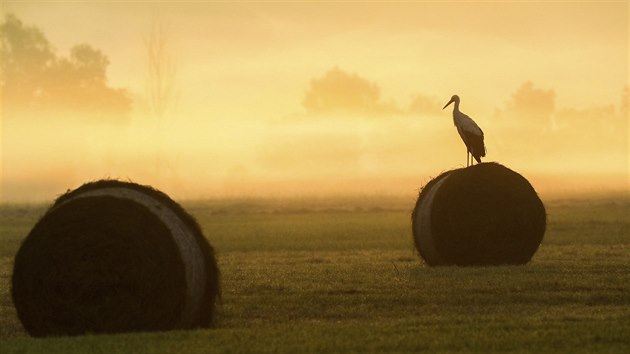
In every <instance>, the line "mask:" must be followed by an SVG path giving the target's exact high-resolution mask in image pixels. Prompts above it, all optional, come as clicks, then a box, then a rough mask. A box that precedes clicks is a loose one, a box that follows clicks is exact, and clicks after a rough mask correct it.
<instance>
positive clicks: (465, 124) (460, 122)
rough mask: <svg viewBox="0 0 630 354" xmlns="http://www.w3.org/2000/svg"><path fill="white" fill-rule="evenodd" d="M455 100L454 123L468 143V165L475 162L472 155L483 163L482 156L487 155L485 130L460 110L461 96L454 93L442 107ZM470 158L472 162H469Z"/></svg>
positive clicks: (478, 161) (465, 142)
mask: <svg viewBox="0 0 630 354" xmlns="http://www.w3.org/2000/svg"><path fill="white" fill-rule="evenodd" d="M453 102H455V107H454V108H453V124H455V127H457V132H458V133H459V136H460V137H461V138H462V140H463V141H464V144H466V167H468V166H469V165H472V164H473V159H472V158H469V156H470V155H472V157H474V158H475V160H477V163H481V158H482V157H484V156H486V146H485V145H484V144H483V131H482V130H481V128H479V126H478V125H477V123H475V121H474V120H472V118H470V117H469V116H467V115H465V114H464V113H462V112H460V111H459V96H457V95H453V97H451V100H450V101H448V103H447V104H446V105H444V107H443V108H442V109H444V108H446V107H447V106H448V105H449V104H451V103H453ZM469 159H470V163H469V162H468V161H469Z"/></svg>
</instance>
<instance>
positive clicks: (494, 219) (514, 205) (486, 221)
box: [412, 163, 546, 265]
mask: <svg viewBox="0 0 630 354" xmlns="http://www.w3.org/2000/svg"><path fill="white" fill-rule="evenodd" d="M545 227H546V214H545V207H544V205H543V203H542V201H541V200H540V198H539V197H538V195H537V194H536V191H535V190H534V188H533V187H532V186H531V184H530V183H529V182H528V181H527V180H526V179H525V178H524V177H523V176H521V175H520V174H518V173H516V172H514V171H512V170H510V169H508V168H506V167H504V166H502V165H500V164H497V163H482V164H478V165H474V166H471V167H468V168H461V169H456V170H451V171H447V172H444V173H442V174H441V175H439V176H438V177H436V178H434V179H433V180H431V181H430V182H429V183H427V185H426V186H424V187H423V188H422V190H421V192H420V195H419V196H418V200H417V202H416V206H415V208H414V210H413V214H412V229H413V235H414V242H415V245H416V249H417V250H418V252H419V253H420V256H421V257H422V258H423V259H424V260H425V262H426V263H427V264H428V265H500V264H525V263H527V262H528V261H529V260H530V259H531V258H532V256H533V255H534V253H535V252H536V250H537V249H538V246H539V245H540V243H541V242H542V239H543V236H544V234H545Z"/></svg>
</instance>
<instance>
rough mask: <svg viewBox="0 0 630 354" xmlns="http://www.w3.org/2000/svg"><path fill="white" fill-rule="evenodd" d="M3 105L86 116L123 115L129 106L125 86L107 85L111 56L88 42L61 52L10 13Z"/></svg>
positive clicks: (3, 52)
mask: <svg viewBox="0 0 630 354" xmlns="http://www.w3.org/2000/svg"><path fill="white" fill-rule="evenodd" d="M0 43H1V44H2V46H1V48H0V58H1V59H0V60H1V65H0V66H1V67H2V72H1V75H0V87H1V89H2V93H3V106H4V107H5V108H9V109H11V108H15V109H31V110H32V109H36V110H51V109H52V110H62V111H71V112H77V113H81V114H82V115H83V116H85V117H90V118H98V119H114V120H124V119H125V118H126V117H127V114H128V113H129V111H130V109H131V99H130V98H129V95H128V93H127V91H126V90H124V89H114V88H111V87H109V86H108V85H107V76H106V72H107V66H108V65H109V60H108V59H107V57H106V56H105V54H103V53H102V52H101V51H99V50H97V49H94V48H92V47H91V46H89V45H87V44H80V45H76V46H74V47H72V48H71V50H70V55H69V56H68V57H67V58H64V57H57V56H56V55H55V52H54V50H53V48H52V46H51V44H50V43H49V42H48V40H47V39H46V37H45V36H44V34H43V33H42V32H41V31H40V30H39V29H38V28H36V27H29V26H25V25H24V24H23V23H22V22H21V21H20V20H19V19H18V18H17V17H16V16H14V15H11V14H9V15H7V16H6V18H5V22H4V23H3V24H2V25H0Z"/></svg>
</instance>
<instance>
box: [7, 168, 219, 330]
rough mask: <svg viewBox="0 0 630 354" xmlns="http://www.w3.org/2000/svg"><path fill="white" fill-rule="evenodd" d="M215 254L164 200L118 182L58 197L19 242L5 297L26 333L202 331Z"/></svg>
mask: <svg viewBox="0 0 630 354" xmlns="http://www.w3.org/2000/svg"><path fill="white" fill-rule="evenodd" d="M219 292H220V291H219V270H218V267H217V264H216V260H215V256H214V250H213V248H212V247H211V246H210V244H209V243H208V242H207V240H206V239H205V237H204V236H203V234H202V232H201V228H200V227H199V224H197V222H196V220H195V219H194V218H193V217H192V216H191V215H190V214H188V213H187V212H186V211H185V210H184V209H183V208H182V207H181V206H180V205H179V204H177V203H176V202H174V201H173V200H172V199H171V198H169V197H168V196H167V195H166V194H164V193H162V192H160V191H157V190H155V189H153V188H151V187H149V186H142V185H138V184H135V183H130V182H121V181H116V180H102V181H98V182H92V183H87V184H84V185H83V186H81V187H79V188H77V189H76V190H73V191H70V192H68V193H66V194H64V195H62V196H61V197H59V198H58V199H57V200H56V201H55V202H54V204H53V205H52V206H51V207H50V209H49V210H48V211H47V212H46V213H45V215H44V216H43V217H42V218H41V219H40V220H39V221H38V222H37V224H36V225H35V226H34V227H33V229H32V230H31V232H30V233H29V235H28V236H27V237H26V239H25V240H24V242H23V243H22V245H21V247H20V249H19V251H18V253H17V255H16V257H15V264H14V269H13V287H12V296H13V302H14V304H15V308H16V310H17V314H18V317H19V319H20V320H21V322H22V324H23V325H24V328H25V329H26V330H27V331H28V333H30V334H31V335H33V336H38V337H39V336H51V335H79V334H86V333H117V332H128V331H161V330H170V329H181V328H194V327H208V326H210V325H211V324H212V319H213V312H214V305H215V301H216V300H217V298H218V296H219Z"/></svg>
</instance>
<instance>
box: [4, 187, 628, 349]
mask: <svg viewBox="0 0 630 354" xmlns="http://www.w3.org/2000/svg"><path fill="white" fill-rule="evenodd" d="M414 202H415V200H414V199H413V198H411V199H409V198H367V197H366V198H347V199H344V198H336V199H284V200H281V199H278V200H273V199H239V200H212V201H203V202H202V201H190V202H185V203H183V204H184V206H185V207H186V208H187V210H188V211H189V212H191V213H192V214H193V215H195V216H196V217H197V218H198V220H199V222H200V224H201V225H202V227H203V230H204V233H205V234H206V236H207V238H208V239H209V241H210V243H211V244H212V245H213V246H214V247H215V249H216V251H217V257H218V262H219V266H220V269H221V272H222V279H221V283H222V288H223V296H222V300H221V302H220V304H219V315H218V316H217V325H216V328H214V329H209V330H192V331H173V332H164V333H137V334H121V335H107V336H81V337H74V338H47V339H32V338H30V337H29V336H28V335H27V334H26V333H25V332H24V330H23V329H22V328H21V325H20V323H19V321H18V319H17V317H16V314H15V309H14V307H13V305H12V301H11V297H10V286H11V271H12V262H13V257H14V255H15V253H16V252H17V249H18V247H19V245H20V242H21V240H22V239H23V238H24V236H25V235H26V234H27V233H28V231H29V230H30V228H31V227H32V226H33V224H34V222H35V221H36V220H37V219H38V217H39V216H41V215H42V213H43V212H44V210H45V208H46V207H45V206H32V205H6V206H0V232H1V234H0V278H1V282H0V325H1V327H0V352H2V353H13V352H20V353H30V352H33V353H88V352H89V353H139V352H150V353H175V352H178V353H193V352H199V353H202V352H203V353H206V352H231V353H234V352H280V353H297V352H326V353H328V352H430V353H469V352H475V353H492V352H513V353H520V352H522V353H569V352H570V353H624V352H625V353H627V352H630V201H629V200H628V198H617V199H615V198H598V199H575V200H551V201H546V203H545V204H546V207H547V213H548V226H547V233H546V235H545V239H544V241H543V244H542V245H541V247H540V249H539V250H538V252H537V253H536V255H535V256H534V258H533V260H532V262H530V263H529V264H528V265H526V266H509V267H507V266H506V267H468V268H460V267H436V268H429V267H427V266H425V265H424V264H423V262H422V261H421V259H420V258H419V257H418V256H417V254H416V252H415V250H414V248H413V243H412V236H411V224H410V223H411V219H410V214H411V210H412V208H413V205H414Z"/></svg>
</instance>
